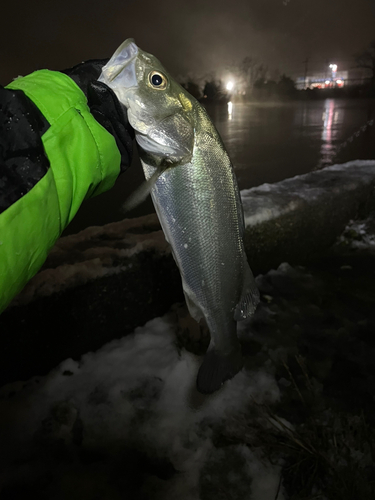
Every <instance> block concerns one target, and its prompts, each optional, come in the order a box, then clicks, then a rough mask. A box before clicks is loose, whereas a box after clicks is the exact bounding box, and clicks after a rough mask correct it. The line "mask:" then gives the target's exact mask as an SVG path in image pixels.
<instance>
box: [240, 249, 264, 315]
mask: <svg viewBox="0 0 375 500" xmlns="http://www.w3.org/2000/svg"><path fill="white" fill-rule="evenodd" d="M244 264H245V270H244V281H243V287H242V293H241V298H240V301H239V303H238V304H237V306H236V309H235V311H234V319H235V320H236V321H241V320H243V319H246V318H248V317H249V316H251V315H252V314H254V311H255V309H256V308H257V305H258V304H259V290H258V287H257V285H256V283H255V279H254V276H253V273H252V272H251V269H250V267H249V264H248V263H247V259H246V255H244Z"/></svg>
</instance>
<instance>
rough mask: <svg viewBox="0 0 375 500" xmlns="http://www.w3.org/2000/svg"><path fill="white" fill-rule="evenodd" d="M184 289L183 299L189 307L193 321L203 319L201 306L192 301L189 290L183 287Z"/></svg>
mask: <svg viewBox="0 0 375 500" xmlns="http://www.w3.org/2000/svg"><path fill="white" fill-rule="evenodd" d="M183 290H184V295H185V300H186V305H187V307H188V309H189V313H190V316H192V317H193V318H194V319H195V321H197V322H198V323H199V321H200V320H201V319H204V314H203V312H202V310H201V308H200V307H199V306H198V305H197V304H196V303H195V302H194V300H193V299H192V297H191V296H190V294H189V291H188V290H186V289H185V287H183Z"/></svg>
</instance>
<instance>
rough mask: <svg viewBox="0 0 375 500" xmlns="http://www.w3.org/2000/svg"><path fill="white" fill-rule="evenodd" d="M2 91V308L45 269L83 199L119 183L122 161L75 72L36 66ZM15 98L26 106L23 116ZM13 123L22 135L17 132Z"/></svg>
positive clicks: (0, 137) (0, 225)
mask: <svg viewBox="0 0 375 500" xmlns="http://www.w3.org/2000/svg"><path fill="white" fill-rule="evenodd" d="M2 91H3V93H5V92H6V98H5V100H3V101H2V110H1V111H2V122H0V134H1V135H0V159H1V160H0V313H1V312H2V311H3V310H4V309H5V307H6V306H7V305H8V303H9V302H10V301H11V299H12V298H13V297H14V296H15V295H16V294H17V293H18V292H19V291H20V290H21V289H22V288H23V286H24V285H25V284H26V283H27V281H28V280H29V279H30V278H31V277H32V276H33V275H34V274H35V273H36V272H37V271H38V269H39V268H40V267H41V265H42V264H43V262H44V261H45V259H46V257H47V254H48V252H49V250H50V249H51V247H52V246H53V245H54V243H55V241H56V240H57V239H58V238H59V236H60V234H61V233H62V231H63V230H64V229H65V227H66V226H67V225H68V224H69V222H70V221H71V220H72V218H73V217H74V215H75V214H76V212H77V210H78V208H79V207H80V205H81V203H82V202H83V200H84V199H86V198H89V197H92V196H95V195H97V194H99V193H102V192H103V191H106V190H108V189H109V188H111V187H112V185H113V184H114V182H115V180H116V179H117V177H118V175H119V173H120V162H121V157H120V152H119V149H118V148H117V146H116V141H115V139H114V137H113V136H112V135H111V134H110V133H109V132H107V130H106V129H105V128H103V127H102V126H101V125H100V124H99V123H98V122H97V121H96V120H95V119H94V117H93V116H92V114H91V113H90V109H89V107H88V105H87V101H86V97H85V95H84V93H83V92H82V90H81V89H80V88H79V87H78V86H77V85H76V83H75V82H74V81H73V80H72V79H71V78H69V77H68V76H67V75H65V74H63V73H60V72H57V71H49V70H41V71H36V72H34V73H32V74H30V75H28V76H26V77H22V78H18V79H17V80H15V81H13V82H12V83H11V84H10V85H8V86H7V87H6V88H5V89H2ZM14 102H16V103H17V107H18V110H19V106H20V105H21V107H22V106H23V112H22V113H21V114H20V113H19V112H17V111H16V110H15V109H13V108H14ZM20 120H21V121H23V122H22V123H15V122H19V121H20ZM13 127H16V128H18V130H20V129H21V130H22V133H21V134H20V133H18V134H16V135H14V134H13V135H12V133H11V132H12V128H13ZM36 132H37V133H36ZM12 137H13V138H15V137H16V139H12ZM35 137H37V138H38V139H37V140H38V141H39V142H40V144H35ZM6 138H8V142H7V139H6ZM9 138H10V139H9Z"/></svg>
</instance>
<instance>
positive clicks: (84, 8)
mask: <svg viewBox="0 0 375 500" xmlns="http://www.w3.org/2000/svg"><path fill="white" fill-rule="evenodd" d="M4 9H5V12H4ZM1 10H2V27H1V30H0V39H1V44H0V46H1V68H0V82H1V83H2V84H3V85H4V84H6V83H9V81H10V80H11V79H12V78H13V77H15V76H17V75H19V74H21V75H25V74H27V73H29V72H31V71H33V70H35V69H40V68H49V69H63V68H65V67H69V66H72V65H74V64H76V63H78V62H80V61H82V60H85V59H90V58H101V57H107V56H110V55H111V54H112V53H113V52H114V50H115V49H116V48H117V46H118V45H119V44H120V43H121V42H122V41H123V40H124V39H126V38H128V37H133V38H135V40H136V42H137V44H138V45H139V46H140V47H141V48H142V49H144V50H146V51H148V52H151V53H153V54H154V55H156V56H157V57H158V58H159V59H160V60H161V61H162V63H163V64H164V65H165V66H166V67H167V69H168V70H169V71H170V72H171V73H172V74H174V75H175V76H179V75H186V74H187V73H188V72H192V73H193V74H194V73H195V74H197V75H199V76H204V75H205V74H208V73H209V72H210V71H212V70H215V71H216V75H217V77H222V76H224V74H225V70H226V68H227V66H228V64H231V63H235V62H240V61H241V59H243V58H244V57H245V56H252V57H255V58H257V59H258V60H259V61H260V62H264V63H265V64H267V65H268V66H269V68H270V69H278V70H279V71H280V72H282V73H284V72H285V73H287V74H289V75H291V76H298V75H303V72H304V65H303V63H302V61H303V60H304V59H305V58H306V57H309V58H310V68H311V69H313V70H316V71H318V70H320V71H324V69H325V61H329V62H336V63H338V64H339V69H342V70H345V69H349V68H350V67H352V66H353V65H354V63H353V59H352V55H353V53H356V52H358V51H361V50H363V49H364V48H365V47H366V46H367V45H368V43H369V42H370V41H371V40H372V39H375V0H315V1H313V0H257V1H255V0H246V1H245V0H241V1H239V0H232V1H230V0H229V1H228V0H206V1H204V0H190V1H183V0H138V1H136V0H123V1H120V0H106V1H105V2H95V1H93V0H65V1H64V2H54V1H53V0H37V1H36V2H30V1H29V0H27V1H26V0H13V1H12V0H8V2H7V3H6V5H5V7H4V6H3V7H2V9H1Z"/></svg>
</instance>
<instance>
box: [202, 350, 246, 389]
mask: <svg viewBox="0 0 375 500" xmlns="http://www.w3.org/2000/svg"><path fill="white" fill-rule="evenodd" d="M242 366H243V359H242V354H241V349H240V347H239V346H238V348H235V349H233V350H232V351H230V352H229V353H228V354H226V353H223V352H221V351H218V350H216V349H214V348H212V347H209V348H208V351H207V353H206V355H205V357H204V359H203V363H202V365H201V367H200V368H199V371H198V376H197V389H198V391H199V392H201V393H202V394H211V393H212V392H215V391H217V390H218V389H220V387H221V386H222V385H223V383H224V382H225V381H226V380H229V379H231V378H232V377H234V376H235V375H236V374H237V373H238V372H239V371H240V370H241V368H242Z"/></svg>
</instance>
